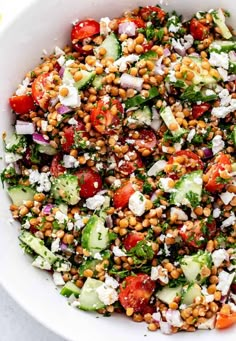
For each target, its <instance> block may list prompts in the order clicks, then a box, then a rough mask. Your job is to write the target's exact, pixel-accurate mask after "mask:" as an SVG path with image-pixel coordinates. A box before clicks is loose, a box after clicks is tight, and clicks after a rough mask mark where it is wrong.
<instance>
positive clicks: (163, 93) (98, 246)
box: [1, 6, 236, 334]
mask: <svg viewBox="0 0 236 341" xmlns="http://www.w3.org/2000/svg"><path fill="white" fill-rule="evenodd" d="M228 16H229V13H227V11H225V10H222V9H216V10H210V11H209V12H197V13H196V14H195V15H194V16H193V17H192V18H189V20H187V21H183V20H182V17H181V15H179V14H177V13H175V12H173V13H166V12H165V11H164V10H163V9H162V8H160V7H158V6H156V7H153V6H146V7H140V8H136V9H134V10H132V11H130V12H126V13H124V14H123V16H121V17H119V18H114V19H109V18H107V17H105V18H101V19H100V20H99V21H96V20H94V19H91V18H89V19H86V20H82V21H76V22H75V23H74V24H73V26H72V30H71V41H70V44H69V45H68V46H65V47H64V48H63V49H61V48H59V47H56V48H55V51H54V53H52V54H50V55H47V54H46V55H44V57H43V60H42V61H41V63H40V64H39V65H38V66H36V67H35V68H34V69H33V70H30V71H29V72H28V73H27V74H26V76H25V79H24V80H23V82H22V84H20V85H19V86H18V87H17V89H16V91H15V93H14V94H13V95H12V96H11V97H10V99H9V105H10V107H11V109H12V112H13V114H14V116H15V124H14V133H12V134H11V135H6V134H5V133H4V134H3V140H4V146H5V162H6V168H5V169H4V170H3V172H2V173H1V179H2V182H3V183H4V184H5V185H6V189H7V192H8V194H9V196H10V198H11V200H12V204H11V206H10V210H11V212H12V216H13V218H14V219H16V220H18V221H19V222H20V224H21V231H20V235H19V240H20V245H21V247H22V248H23V250H24V252H26V253H29V254H30V255H32V257H33V262H32V265H33V266H34V267H37V268H39V269H43V270H46V271H49V272H50V273H51V274H52V277H53V280H54V282H55V285H56V286H58V287H59V288H60V293H61V294H62V295H64V296H66V297H68V301H69V303H70V304H71V305H72V306H74V307H77V308H78V309H82V310H86V311H97V312H98V313H101V314H104V315H105V316H108V315H110V314H112V313H115V312H117V313H122V314H126V316H127V317H129V318H132V319H133V320H134V321H136V322H141V321H145V322H146V323H147V324H148V329H149V330H150V331H155V330H158V329H160V330H161V332H163V333H164V334H172V333H176V332H178V331H195V330H197V329H213V328H217V329H222V328H226V327H229V326H231V325H233V324H234V323H235V322H236V276H235V269H236V216H235V207H236V178H235V176H236V161H235V145H236V125H235V123H236V115H235V112H236V40H235V37H234V33H233V29H232V28H231V27H228V26H227V25H226V18H227V17H228ZM45 53H46V51H45Z"/></svg>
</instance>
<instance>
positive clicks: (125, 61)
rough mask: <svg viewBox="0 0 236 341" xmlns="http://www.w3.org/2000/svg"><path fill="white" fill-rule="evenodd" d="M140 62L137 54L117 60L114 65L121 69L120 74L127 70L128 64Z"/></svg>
mask: <svg viewBox="0 0 236 341" xmlns="http://www.w3.org/2000/svg"><path fill="white" fill-rule="evenodd" d="M138 60H139V56H138V55H136V54H130V55H129V56H126V57H121V58H119V59H117V60H116V61H115V62H114V63H113V65H114V66H117V67H119V71H120V72H124V71H125V70H127V67H128V64H129V63H134V62H137V61H138Z"/></svg>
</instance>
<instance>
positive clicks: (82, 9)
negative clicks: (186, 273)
mask: <svg viewBox="0 0 236 341" xmlns="http://www.w3.org/2000/svg"><path fill="white" fill-rule="evenodd" d="M22 2H23V3H24V1H22ZM27 2H30V4H29V5H28V6H26V8H25V9H24V10H22V11H21V12H20V13H18V14H17V16H15V18H14V20H12V22H11V23H10V24H9V25H8V26H6V27H5V28H4V30H3V31H2V32H1V34H0V46H1V54H0V75H1V76H0V89H1V91H0V106H1V114H0V132H1V133H2V132H3V131H10V130H11V120H12V118H11V113H10V110H9V107H8V97H9V96H10V95H11V94H12V92H13V91H14V90H15V88H16V85H17V84H18V83H19V82H21V80H22V79H23V77H24V74H25V72H26V71H28V70H29V69H30V68H33V67H34V65H37V64H38V63H39V62H40V56H41V55H42V50H43V49H46V50H47V51H53V48H54V47H55V46H56V45H58V46H61V47H62V46H64V44H66V42H68V41H69V37H70V36H69V34H70V29H71V23H72V22H73V21H74V20H75V19H76V18H81V19H82V18H86V17H94V18H97V19H99V18H100V17H102V16H103V17H104V16H109V17H112V16H119V15H120V14H121V13H122V12H123V11H124V10H126V9H128V8H133V7H135V6H137V5H149V4H150V5H155V4H156V3H157V2H158V0H154V1H153V0H132V1H128V0H118V1H114V0H48V1H39V0H38V1H34V0H31V1H27ZM160 2H161V3H163V5H164V7H165V8H166V9H167V10H169V11H172V10H176V11H177V12H178V13H182V14H183V15H184V17H188V16H189V15H191V14H193V13H195V12H196V11H199V10H209V9H210V8H217V7H223V8H225V9H227V10H229V11H230V13H231V15H232V18H231V21H232V23H233V21H234V20H236V7H235V5H234V4H235V2H234V1H233V0H222V1H221V0H218V1H217V0H198V1H186V0H168V6H166V2H167V1H166V0H164V1H160ZM1 148H2V146H1ZM2 155H3V151H2V150H1V151H0V156H2ZM1 162H2V161H1ZM2 168H3V164H1V169H2ZM0 198H1V203H0V236H1V237H0V283H1V284H2V285H3V286H4V288H5V289H6V290H7V291H8V292H9V293H10V295H11V296H12V297H13V298H14V299H15V300H16V301H17V302H18V303H19V304H20V305H21V306H22V307H23V308H24V309H25V310H26V311H27V312H28V313H30V314H31V315H32V316H33V317H35V318H36V319H37V320H38V321H40V322H41V323H42V324H43V325H45V326H47V327H48V328H49V329H51V330H53V331H54V332H56V333H58V334H59V335H61V336H63V337H65V338H66V339H67V340H73V341H76V340H82V338H85V340H104V341H107V340H110V339H113V340H114V341H115V340H122V341H126V340H143V339H144V335H147V339H148V340H150V341H152V340H156V339H158V340H160V341H162V340H164V339H167V336H165V335H162V334H161V333H160V332H157V333H151V332H148V331H147V326H146V324H144V323H141V324H137V323H134V322H132V321H130V320H129V319H127V318H123V317H121V316H113V317H110V318H105V317H102V316H100V317H99V318H96V317H97V316H96V314H91V313H86V312H82V311H78V310H76V309H73V308H71V307H69V306H68V304H67V302H66V300H65V299H64V298H63V297H62V296H60V295H59V292H57V290H56V289H55V285H54V284H53V282H52V280H51V278H50V276H49V275H47V273H44V272H43V271H40V270H37V269H35V268H33V267H32V266H31V259H30V258H29V257H28V256H26V255H23V254H22V250H21V248H20V247H19V245H18V244H19V242H18V239H17V235H18V229H19V227H18V225H17V223H15V222H14V223H11V220H10V219H11V215H10V212H9V204H10V201H9V198H8V197H7V195H6V193H5V191H4V190H3V189H2V188H1V189H0ZM22 327H23V326H22ZM13 328H14V326H13ZM234 333H235V328H234V329H229V330H226V331H224V332H217V331H212V332H208V331H199V332H196V333H193V334H191V335H190V334H187V333H179V334H176V335H173V336H171V339H174V340H189V338H190V337H191V340H192V341H194V340H198V339H199V337H200V338H201V340H202V341H204V340H205V341H206V340H207V339H209V338H210V337H213V338H214V340H215V341H219V340H220V339H221V338H222V337H224V338H226V339H227V340H229V341H230V340H233V339H235V337H233V334H234ZM234 335H235V334H234Z"/></svg>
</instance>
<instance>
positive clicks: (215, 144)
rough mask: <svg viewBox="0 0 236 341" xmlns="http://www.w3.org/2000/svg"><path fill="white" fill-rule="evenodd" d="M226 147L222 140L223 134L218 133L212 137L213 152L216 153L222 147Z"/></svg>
mask: <svg viewBox="0 0 236 341" xmlns="http://www.w3.org/2000/svg"><path fill="white" fill-rule="evenodd" d="M224 147H225V142H224V141H223V140H222V136H221V135H216V136H215V137H214V138H213V139H212V152H213V154H214V155H215V154H217V153H218V152H220V151H221V150H222V149H224Z"/></svg>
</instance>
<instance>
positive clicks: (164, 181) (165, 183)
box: [159, 178, 173, 193]
mask: <svg viewBox="0 0 236 341" xmlns="http://www.w3.org/2000/svg"><path fill="white" fill-rule="evenodd" d="M170 182H173V180H172V179H171V178H160V180H159V186H160V188H161V189H163V191H164V192H167V193H170V192H173V188H172V187H170Z"/></svg>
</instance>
